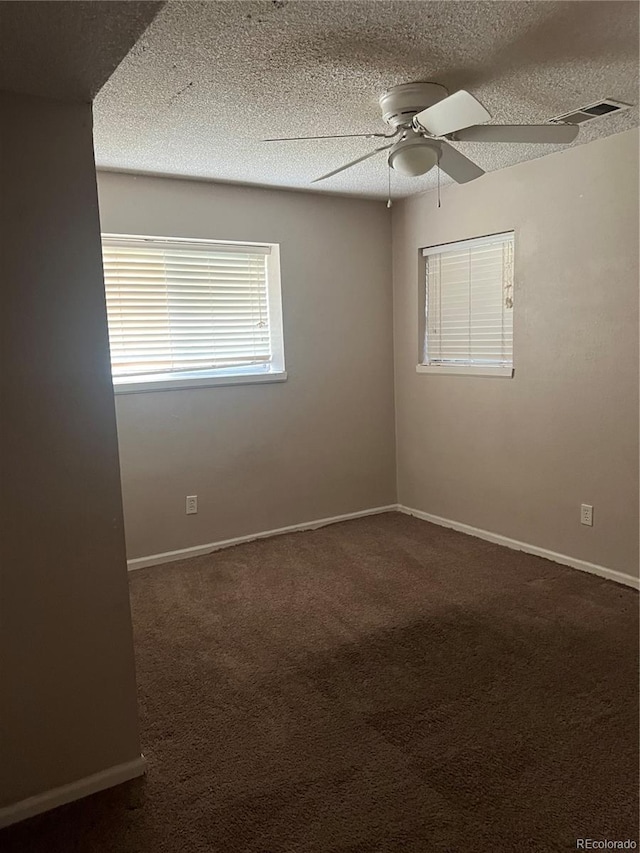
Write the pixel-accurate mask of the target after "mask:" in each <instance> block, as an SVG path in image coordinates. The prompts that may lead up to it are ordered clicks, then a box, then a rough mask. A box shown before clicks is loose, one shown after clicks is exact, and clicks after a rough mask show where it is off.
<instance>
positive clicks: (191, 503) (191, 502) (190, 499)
mask: <svg viewBox="0 0 640 853" xmlns="http://www.w3.org/2000/svg"><path fill="white" fill-rule="evenodd" d="M197 512H198V496H197V495H187V515H195V514H196V513H197Z"/></svg>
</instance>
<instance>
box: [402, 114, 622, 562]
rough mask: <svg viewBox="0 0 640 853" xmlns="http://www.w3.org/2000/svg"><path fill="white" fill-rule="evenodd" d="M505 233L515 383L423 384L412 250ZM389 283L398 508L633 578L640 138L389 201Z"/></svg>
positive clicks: (451, 380)
mask: <svg viewBox="0 0 640 853" xmlns="http://www.w3.org/2000/svg"><path fill="white" fill-rule="evenodd" d="M510 229H514V230H515V232H516V249H515V273H516V284H515V315H514V324H515V326H514V361H515V378H514V379H502V378H491V379H489V378H481V377H469V376H432V375H418V374H416V371H415V367H416V363H417V353H418V304H419V298H418V294H419V290H418V288H419V287H422V286H423V282H422V280H421V276H420V268H421V265H420V258H419V250H420V248H421V247H424V246H430V245H437V244H439V243H444V242H448V241H453V240H463V239H466V238H469V237H476V236H479V235H483V234H491V233H495V232H499V231H507V230H510ZM393 280H394V314H395V394H396V430H397V460H398V499H399V501H400V503H402V504H405V505H407V506H409V507H413V508H415V509H419V510H422V511H423V512H428V513H431V514H434V515H438V516H442V517H444V518H448V519H452V520H454V521H458V522H463V523H466V524H470V525H472V526H474V527H479V528H483V529H485V530H489V531H492V532H494V533H500V534H503V535H505V536H508V537H511V538H513V539H517V540H520V541H524V542H527V543H530V544H534V545H537V546H539V547H543V548H547V549H550V550H552V551H556V552H559V553H562V554H567V555H569V556H572V557H576V558H578V559H582V560H586V561H588V562H592V563H596V564H600V565H603V566H606V567H608V568H611V569H615V570H618V571H621V572H625V573H627V574H637V572H638V132H637V130H633V131H628V132H626V133H623V134H620V135H617V136H612V137H609V138H607V139H604V140H601V141H597V142H593V143H590V144H588V145H582V146H579V147H576V148H573V149H570V150H567V151H565V152H563V153H561V154H553V155H550V156H548V157H545V158H543V159H540V160H535V161H531V162H528V163H523V164H520V165H517V166H513V167H511V168H509V169H504V170H502V171H499V172H494V173H493V174H489V175H486V176H485V177H483V178H482V179H480V180H479V181H477V182H474V183H471V184H467V185H465V186H459V187H451V188H447V189H446V190H444V191H443V194H442V207H441V208H440V209H438V208H437V207H436V198H435V195H434V194H433V193H429V194H425V195H422V196H417V197H414V198H412V199H410V200H407V201H405V202H403V203H402V204H398V205H396V206H395V207H394V213H393ZM581 503H588V504H592V505H593V506H594V526H593V528H589V527H584V526H582V525H581V524H580V518H579V509H580V504H581Z"/></svg>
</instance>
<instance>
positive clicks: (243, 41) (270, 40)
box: [95, 0, 638, 198]
mask: <svg viewBox="0 0 640 853" xmlns="http://www.w3.org/2000/svg"><path fill="white" fill-rule="evenodd" d="M411 80H432V81H436V82H439V83H442V84H444V85H445V86H447V88H448V89H449V90H450V91H451V92H453V91H455V90H456V89H459V88H467V89H469V90H470V91H472V92H473V93H474V94H475V95H476V96H477V97H478V98H479V99H480V100H481V101H482V102H483V103H484V104H485V106H486V107H487V108H488V109H489V111H490V112H491V114H492V121H493V122H495V123H535V122H540V121H545V120H547V119H549V118H551V117H553V116H555V115H558V114H561V113H564V112H567V111H569V110H572V109H574V108H577V107H580V106H583V105H585V104H588V103H591V102H593V101H596V100H599V99H601V98H603V97H610V98H614V99H617V100H621V101H625V102H627V103H633V104H637V102H638V4H636V3H633V2H615V0H614V2H561V3H556V2H404V0H394V1H393V2H389V0H368V2H324V1H323V0H321V2H308V0H289V2H286V0H276V2H273V0H268V2H267V0H263V1H262V2H204V3H196V2H193V3H182V2H170V3H168V4H167V5H166V6H165V7H164V9H163V10H162V11H161V12H160V14H159V15H158V17H157V18H156V20H155V21H154V22H153V24H152V25H151V26H150V27H149V29H148V30H147V32H146V33H145V34H144V36H143V37H142V38H141V40H140V41H139V42H138V44H137V45H136V46H135V48H134V49H133V50H132V52H131V53H130V54H129V55H128V56H127V58H126V59H125V60H124V62H123V63H122V64H121V65H120V67H119V68H118V69H117V70H116V72H115V74H114V75H113V76H112V77H111V79H110V80H109V81H108V83H107V84H106V85H105V86H104V88H103V89H102V91H101V92H100V94H99V96H98V98H97V100H96V104H95V134H96V154H97V161H98V166H99V167H101V168H107V169H116V170H131V171H137V172H151V173H155V174H168V175H181V176H188V177H194V178H203V179H213V180H220V181H232V182H240V183H251V184H262V185H270V186H279V187H290V188H303V189H313V190H317V191H319V192H334V193H343V194H353V195H359V196H365V197H366V196H368V197H382V198H383V197H386V192H387V167H386V163H385V155H384V154H378V155H376V156H375V157H374V158H373V159H372V160H370V161H367V162H364V163H361V164H359V165H357V166H355V167H354V168H353V169H352V170H349V171H348V172H346V173H343V174H341V175H337V176H336V177H334V178H331V179H329V180H327V181H326V182H322V183H321V184H314V185H313V187H311V186H310V181H312V180H313V179H314V178H316V177H318V176H319V175H322V174H324V173H325V172H327V171H330V170H331V169H334V168H336V167H338V166H340V165H342V164H343V163H346V162H347V161H349V160H351V159H354V158H356V157H358V156H360V155H362V154H364V153H366V152H367V151H369V150H371V149H372V148H373V147H375V146H376V144H380V143H379V142H377V141H376V140H367V139H359V140H349V139H343V140H319V141H314V142H282V143H263V142H260V141H259V140H260V139H261V138H262V137H269V136H304V135H313V134H330V133H361V132H362V133H364V132H368V131H382V132H384V131H385V130H386V129H387V128H386V125H385V124H384V123H383V122H382V119H381V117H380V109H379V106H378V97H379V95H380V94H381V93H382V92H383V91H385V90H386V89H387V88H389V87H391V86H394V85H396V84H398V83H404V82H408V81H411ZM637 121H638V110H637V108H634V109H633V110H630V111H628V112H625V113H623V114H621V115H619V116H615V117H611V118H604V119H598V120H595V121H594V122H592V123H590V124H588V125H587V126H584V127H582V128H581V130H580V135H579V137H578V140H577V142H576V143H574V144H576V145H578V144H582V143H584V142H589V141H591V140H593V139H596V138H598V137H600V136H607V135H610V134H613V133H619V132H621V131H623V130H626V129H628V128H630V127H633V126H634V125H635V124H637ZM459 147H460V149H461V150H462V151H464V153H465V154H467V155H468V156H469V157H471V158H472V159H473V160H475V161H476V162H477V163H478V164H479V165H480V166H482V168H483V169H485V170H487V171H491V170H493V169H500V168H503V167H505V166H509V165H512V164H513V163H517V162H520V161H522V160H528V159H533V158H536V157H541V156H543V155H545V154H547V153H550V152H552V151H556V150H561V148H562V147H563V146H549V145H518V146H516V145H504V144H492V145H489V144H478V143H474V144H472V143H466V144H460V145H459ZM435 171H436V170H433V173H432V174H430V175H428V176H425V177H423V178H418V179H416V178H411V179H409V178H403V177H401V176H400V175H399V174H398V173H396V172H394V173H392V194H393V195H394V196H405V195H408V194H412V193H415V192H421V191H424V190H427V189H431V188H433V187H434V186H435V182H436V175H435ZM587 178H588V176H585V179H587ZM442 181H443V183H446V182H448V179H447V178H446V176H444V175H443V176H442Z"/></svg>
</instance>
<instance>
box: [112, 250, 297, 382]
mask: <svg viewBox="0 0 640 853" xmlns="http://www.w3.org/2000/svg"><path fill="white" fill-rule="evenodd" d="M102 252H103V266H104V279H105V289H106V298H107V317H108V321H109V345H110V349H111V372H112V375H113V382H114V387H115V390H116V392H123V391H124V392H126V391H148V390H164V389H169V388H193V387H199V386H203V385H233V384H240V383H242V384H244V383H249V382H259V381H279V380H282V379H285V378H286V374H285V372H284V347H283V337H282V308H281V300H280V275H279V257H278V255H279V252H278V246H277V245H267V244H246V245H240V244H235V243H218V242H215V241H212V240H183V239H173V238H171V239H165V238H156V237H123V236H117V235H113V234H104V235H103V237H102Z"/></svg>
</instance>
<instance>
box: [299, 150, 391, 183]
mask: <svg viewBox="0 0 640 853" xmlns="http://www.w3.org/2000/svg"><path fill="white" fill-rule="evenodd" d="M392 145H393V143H389V145H381V146H380V148H374V149H373V151H369V153H368V154H363V155H362V157H358V159H357V160H352V161H351V162H350V163H347V164H346V165H345V166H340V168H339V169H334V170H333V172H327V174H326V175H322V176H321V177H319V178H316V179H315V180H313V181H311V183H312V184H317V183H318V181H324V180H325V179H326V178H332V177H333V176H334V175H337V174H338V172H344V170H345V169H350V168H351V167H352V166H355V165H356V163H362V161H363V160H368V159H369V157H373V156H374V154H378V152H380V151H386V150H387V148H391V147H392Z"/></svg>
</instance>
